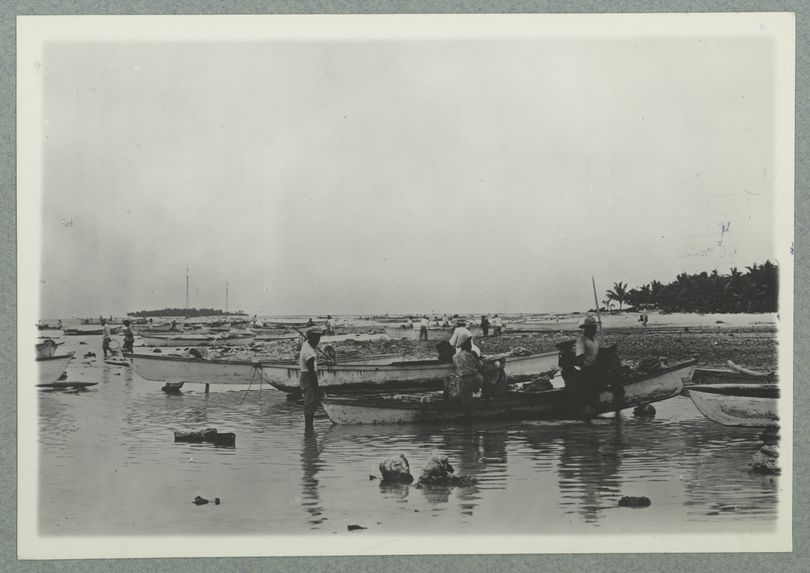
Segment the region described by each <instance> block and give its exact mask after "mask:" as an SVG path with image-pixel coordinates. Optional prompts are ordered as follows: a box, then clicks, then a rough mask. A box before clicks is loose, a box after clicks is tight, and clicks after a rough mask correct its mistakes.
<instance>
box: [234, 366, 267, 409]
mask: <svg viewBox="0 0 810 573" xmlns="http://www.w3.org/2000/svg"><path fill="white" fill-rule="evenodd" d="M261 367H262V366H261V364H258V365H256V364H254V365H253V376H251V377H250V384H248V389H247V390H245V395H244V396H242V399H241V400H239V403H240V404H241V403H242V402H244V401H245V398H247V395H248V392H250V389H251V387H252V386H253V379H254V378H256V370H260V369H261Z"/></svg>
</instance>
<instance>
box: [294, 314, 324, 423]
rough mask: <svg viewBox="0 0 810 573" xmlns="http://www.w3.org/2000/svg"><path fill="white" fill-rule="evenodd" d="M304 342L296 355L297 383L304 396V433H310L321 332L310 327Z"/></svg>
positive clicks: (316, 395) (316, 393)
mask: <svg viewBox="0 0 810 573" xmlns="http://www.w3.org/2000/svg"><path fill="white" fill-rule="evenodd" d="M306 337H307V339H306V342H304V343H303V344H302V345H301V352H300V353H299V355H298V367H299V368H300V370H301V375H300V378H299V379H298V383H299V385H300V386H301V391H302V392H303V394H304V431H305V432H306V433H308V434H309V433H311V432H312V431H313V429H314V424H313V423H314V421H315V410H316V409H317V407H318V353H317V350H316V349H317V348H318V343H319V342H320V341H321V331H320V330H318V329H317V328H314V327H311V328H308V329H307V331H306Z"/></svg>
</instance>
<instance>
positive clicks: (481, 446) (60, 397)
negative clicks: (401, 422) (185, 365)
mask: <svg viewBox="0 0 810 573" xmlns="http://www.w3.org/2000/svg"><path fill="white" fill-rule="evenodd" d="M66 339H67V341H66V344H65V346H64V347H63V348H66V349H67V350H76V358H74V360H73V362H72V363H71V364H70V366H69V367H68V375H69V379H70V380H80V381H89V382H93V381H96V382H98V383H99V384H98V385H97V386H93V387H91V388H90V389H88V390H86V391H82V392H76V393H73V392H61V391H53V392H49V391H41V390H36V392H38V393H39V395H38V401H39V422H40V423H39V433H40V435H39V460H40V475H39V516H38V521H39V528H40V533H41V534H42V535H46V536H64V535H161V534H171V535H183V534H206V535H211V534H223V535H225V534H228V535H239V534H303V533H308V532H320V533H329V534H331V533H333V532H334V533H340V534H350V535H357V534H358V533H359V534H362V532H354V533H347V526H348V525H350V524H358V525H361V526H363V527H366V528H368V529H367V531H369V532H372V533H375V534H390V533H419V534H426V533H433V532H435V533H450V532H452V533H462V534H463V533H475V534H496V533H497V534H516V533H521V534H527V533H528V534H532V533H537V534H580V533H610V534H616V533H630V532H636V533H642V532H643V533H655V532H662V533H691V534H694V533H699V532H707V533H708V532H722V533H733V532H768V531H771V530H773V528H774V526H775V519H776V517H777V504H778V499H779V495H780V486H779V478H778V477H772V476H760V475H756V474H753V473H751V472H750V470H749V468H748V465H747V464H748V462H749V460H750V458H751V455H752V454H753V453H754V452H755V451H756V450H757V449H758V448H759V446H760V445H761V444H760V441H759V439H758V434H759V433H760V430H757V429H746V428H729V427H723V426H720V425H717V424H714V423H712V422H710V421H709V420H707V419H705V418H704V417H703V416H702V415H701V414H700V413H699V412H698V411H697V410H696V409H695V408H694V406H693V405H692V402H691V401H690V400H689V399H688V398H683V397H678V398H674V399H671V400H668V401H666V402H662V403H658V404H656V405H655V406H656V409H657V410H658V415H657V416H656V417H655V418H654V419H652V420H648V421H642V420H637V419H634V418H633V417H632V413H631V412H630V411H625V412H623V414H622V419H621V421H619V422H617V421H615V420H611V419H606V420H600V421H598V422H597V423H595V424H592V425H586V424H584V423H580V422H566V423H541V422H490V423H485V424H472V425H469V426H463V425H451V426H441V425H439V426H435V425H434V426H418V425H405V426H373V427H368V426H335V425H332V424H331V423H330V421H329V420H328V419H327V418H326V417H325V416H324V415H323V413H319V414H318V417H317V418H316V431H315V435H314V436H312V437H305V436H304V432H303V420H302V418H303V416H302V413H301V406H300V404H297V403H295V402H288V401H287V400H286V397H285V395H283V394H282V393H280V392H278V391H276V390H274V389H273V388H270V387H267V386H265V387H264V388H262V390H261V395H259V392H258V389H257V388H256V387H255V386H254V387H253V388H252V389H251V390H250V391H249V392H247V386H245V387H222V386H220V387H216V386H212V389H211V392H210V393H209V394H207V395H206V394H205V393H204V386H202V385H190V384H186V386H185V387H184V388H183V390H182V393H180V394H176V395H169V394H165V393H163V392H161V391H160V387H161V384H160V383H158V382H147V381H144V380H142V379H140V378H139V377H138V376H137V375H135V374H134V373H132V372H131V371H130V370H129V368H126V367H119V366H109V365H106V364H104V363H103V361H102V360H101V359H99V358H96V359H95V360H94V359H83V358H82V355H83V354H84V353H86V352H95V353H96V354H97V355H99V356H100V355H101V341H100V337H98V336H87V337H66ZM80 341H84V342H85V343H86V345H79V342H80ZM136 350H137V349H136ZM32 391H35V390H33V389H32ZM243 398H244V400H243ZM206 427H213V428H217V429H218V430H219V431H220V432H234V433H236V447H235V448H219V447H215V446H213V445H210V444H185V443H174V441H173V432H174V431H175V430H182V429H193V430H198V429H203V428H206ZM434 452H437V453H441V454H443V455H447V456H448V457H449V459H450V462H451V463H452V464H453V465H454V467H455V468H456V473H457V474H460V475H468V476H474V477H475V478H477V480H478V481H477V483H476V484H475V485H474V486H472V487H456V488H451V489H448V488H421V489H420V488H417V487H415V486H414V485H411V486H406V485H403V486H381V485H380V482H379V479H369V476H370V475H375V476H379V471H378V469H377V466H378V464H379V463H380V461H382V460H383V459H384V458H385V457H387V456H389V455H396V454H398V453H403V454H405V456H406V457H407V458H408V460H409V461H410V463H411V470H412V473H414V474H415V475H416V476H418V475H419V472H420V471H421V468H422V467H423V466H424V464H425V463H426V462H427V460H428V459H429V458H430V456H431V454H432V453H434ZM197 495H200V496H202V497H205V498H208V499H210V500H211V501H212V503H210V504H208V505H201V506H197V505H194V504H193V503H192V501H193V499H194V497H195V496H197ZM625 495H631V496H642V495H643V496H647V497H649V498H650V499H651V500H652V505H651V506H650V507H648V508H645V509H629V508H620V507H618V500H619V499H620V498H621V497H622V496H625ZM216 497H219V498H220V499H221V504H220V505H214V503H213V500H214V498H216Z"/></svg>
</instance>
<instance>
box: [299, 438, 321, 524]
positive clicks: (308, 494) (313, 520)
mask: <svg viewBox="0 0 810 573" xmlns="http://www.w3.org/2000/svg"><path fill="white" fill-rule="evenodd" d="M320 469H321V452H320V450H319V449H318V437H317V435H316V434H315V432H309V433H307V434H306V435H305V436H304V442H303V448H302V449H301V470H302V471H303V477H302V478H301V505H302V506H303V507H304V509H305V510H306V512H307V513H308V514H309V519H308V520H307V522H308V523H310V524H311V525H312V527H311V528H312V529H318V525H320V524H321V523H323V522H324V521H326V517H324V516H323V507H321V498H320V494H319V493H318V485H319V483H318V479H317V478H316V477H315V476H316V475H317V474H318V472H319V471H320Z"/></svg>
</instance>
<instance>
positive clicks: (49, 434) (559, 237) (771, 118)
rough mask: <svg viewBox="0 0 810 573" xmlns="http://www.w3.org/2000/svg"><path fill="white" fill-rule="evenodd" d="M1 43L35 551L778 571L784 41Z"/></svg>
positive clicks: (635, 28)
mask: <svg viewBox="0 0 810 573" xmlns="http://www.w3.org/2000/svg"><path fill="white" fill-rule="evenodd" d="M17 24H18V59H17V64H18V110H17V113H18V156H19V168H18V177H19V179H18V183H19V186H18V195H17V198H18V226H17V228H18V245H19V253H20V256H19V257H18V261H19V275H18V280H19V282H18V297H19V305H18V309H19V310H18V317H19V318H18V328H19V332H18V341H19V344H18V372H19V379H18V406H19V422H18V424H19V426H18V427H19V449H18V451H19V498H18V502H19V504H18V530H19V554H20V557H22V558H49V559H50V558H90V557H164V556H166V557H168V556H189V557H194V556H199V557H206V556H253V555H324V554H326V555H330V554H334V555H352V554H417V553H423V554H424V553H556V552H603V553H606V552H618V551H622V552H627V551H631V552H650V551H655V552H666V551H676V552H684V551H689V552H695V551H711V552H725V551H790V550H791V518H792V506H791V496H792V457H791V447H792V434H791V425H792V404H793V402H792V395H793V394H792V388H793V380H792V368H791V365H792V349H793V327H792V324H793V289H792V283H793V137H794V133H793V121H794V111H793V110H794V95H793V93H794V60H795V51H794V19H793V16H792V15H790V14H776V13H773V14H767V13H757V14H689V15H687V14H646V15H636V14H626V15H388V16H148V17H147V16H80V17H47V16H23V17H19V18H18V22H17ZM32 346H33V347H34V349H35V352H34V351H33V350H34V349H32Z"/></svg>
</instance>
